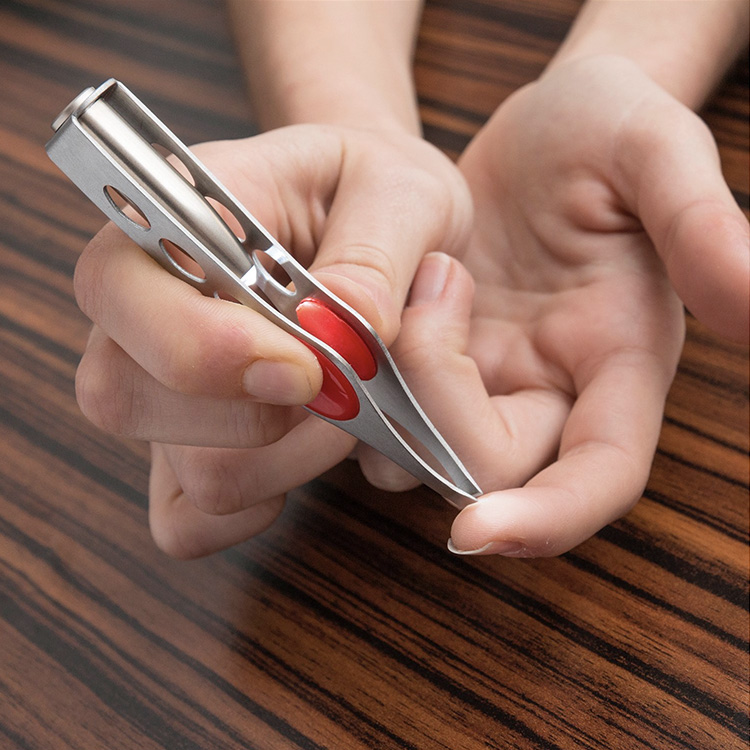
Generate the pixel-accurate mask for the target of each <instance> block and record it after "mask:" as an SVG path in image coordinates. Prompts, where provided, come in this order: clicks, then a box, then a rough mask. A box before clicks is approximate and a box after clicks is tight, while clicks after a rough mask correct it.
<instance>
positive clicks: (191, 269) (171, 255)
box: [159, 240, 206, 282]
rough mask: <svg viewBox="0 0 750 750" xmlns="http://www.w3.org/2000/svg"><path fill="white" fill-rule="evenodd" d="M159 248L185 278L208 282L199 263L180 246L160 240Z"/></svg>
mask: <svg viewBox="0 0 750 750" xmlns="http://www.w3.org/2000/svg"><path fill="white" fill-rule="evenodd" d="M159 247H161V249H162V251H163V252H164V255H165V256H166V257H167V258H168V259H169V261H170V263H171V264H172V265H173V266H174V267H175V268H176V269H177V270H178V271H179V272H180V273H181V274H182V275H183V276H186V277H187V278H189V279H190V280H191V281H197V282H204V281H205V280H206V273H205V271H204V270H203V269H202V268H201V266H200V264H199V263H198V261H196V260H194V259H193V257H192V256H191V255H190V253H188V252H185V250H183V249H182V248H181V247H180V246H179V245H176V244H175V243H174V242H172V241H171V240H159Z"/></svg>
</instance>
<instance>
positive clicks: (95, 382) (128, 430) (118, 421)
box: [75, 350, 140, 437]
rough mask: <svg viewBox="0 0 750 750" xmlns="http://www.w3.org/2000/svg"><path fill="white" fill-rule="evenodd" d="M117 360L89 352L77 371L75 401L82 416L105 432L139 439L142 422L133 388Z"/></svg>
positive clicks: (124, 369)
mask: <svg viewBox="0 0 750 750" xmlns="http://www.w3.org/2000/svg"><path fill="white" fill-rule="evenodd" d="M115 359H117V360H119V359H120V358H119V357H118V358H107V357H106V356H102V352H101V350H99V351H98V352H96V353H91V352H86V353H85V354H84V356H83V359H82V360H81V362H80V364H79V366H78V369H77V371H76V381H75V384H76V399H77V401H78V405H79V407H80V409H81V412H82V413H83V415H84V416H85V417H86V418H87V419H88V420H89V421H90V422H91V423H92V424H94V425H95V426H96V427H98V428H99V429H101V430H103V431H104V432H108V433H112V434H115V435H123V436H128V437H137V435H138V428H139V424H140V419H139V415H138V409H137V408H136V400H137V399H136V396H135V394H134V391H133V386H134V384H133V383H132V380H131V379H130V378H128V376H127V368H125V367H118V366H117V364H116V362H115V361H114V360H115Z"/></svg>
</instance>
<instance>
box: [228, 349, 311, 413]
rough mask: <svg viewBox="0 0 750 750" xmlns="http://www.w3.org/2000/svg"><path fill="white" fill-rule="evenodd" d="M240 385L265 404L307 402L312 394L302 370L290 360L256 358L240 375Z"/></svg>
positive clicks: (305, 374)
mask: <svg viewBox="0 0 750 750" xmlns="http://www.w3.org/2000/svg"><path fill="white" fill-rule="evenodd" d="M242 388H243V390H244V391H245V393H247V394H248V395H250V396H254V397H255V398H257V399H258V400H259V401H264V402H265V403H268V404H280V405H284V406H288V405H293V404H306V403H307V402H308V401H310V400H311V399H312V397H313V396H314V394H313V390H312V386H311V385H310V380H309V379H308V377H307V373H306V372H305V370H304V369H303V368H301V367H299V366H298V365H293V364H291V363H290V362H274V361H272V360H268V359H259V360H256V361H255V362H253V363H252V364H251V365H250V366H249V367H248V368H247V369H246V370H245V372H244V374H243V375H242Z"/></svg>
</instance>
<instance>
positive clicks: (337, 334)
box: [297, 297, 378, 380]
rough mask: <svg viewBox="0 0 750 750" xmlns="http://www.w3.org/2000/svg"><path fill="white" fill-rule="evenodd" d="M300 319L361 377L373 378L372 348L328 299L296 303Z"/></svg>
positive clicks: (311, 299) (376, 367) (373, 358)
mask: <svg viewBox="0 0 750 750" xmlns="http://www.w3.org/2000/svg"><path fill="white" fill-rule="evenodd" d="M297 319H298V320H299V324H300V326H301V327H302V328H304V329H305V330H306V331H307V332H308V333H311V334H312V335H313V336H315V338H318V339H320V340H321V341H324V342H325V343H326V344H328V346H330V347H331V349H333V350H334V351H336V352H337V353H338V354H340V355H341V356H342V357H343V358H344V359H345V360H346V361H347V362H348V363H349V364H350V365H351V366H352V369H353V370H354V372H356V373H357V375H358V376H359V377H360V378H361V379H362V380H370V378H374V377H375V374H376V373H377V371H378V365H377V362H376V361H375V357H374V356H373V354H372V352H371V351H370V348H369V347H368V346H367V344H366V343H365V342H364V341H363V340H362V337H361V336H360V335H359V334H358V333H357V332H356V331H355V330H354V329H353V328H352V327H351V326H350V325H349V324H348V323H347V322H346V321H345V320H344V319H343V318H342V317H340V316H339V315H338V313H335V312H334V311H333V310H331V309H330V308H329V307H328V306H327V305H326V303H325V302H321V301H320V300H318V299H313V298H312V297H307V298H305V299H303V300H302V302H300V303H299V305H297Z"/></svg>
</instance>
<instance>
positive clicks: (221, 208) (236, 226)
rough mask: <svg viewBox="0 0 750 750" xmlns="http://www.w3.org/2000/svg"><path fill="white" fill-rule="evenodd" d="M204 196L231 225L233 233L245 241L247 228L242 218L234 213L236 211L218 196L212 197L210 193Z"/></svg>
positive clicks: (222, 218) (223, 219)
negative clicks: (244, 226) (218, 198)
mask: <svg viewBox="0 0 750 750" xmlns="http://www.w3.org/2000/svg"><path fill="white" fill-rule="evenodd" d="M204 197H205V199H206V200H207V201H208V203H209V205H210V206H211V208H213V210H214V211H216V213H217V214H219V217H220V218H221V220H222V221H223V222H224V223H225V224H226V225H227V226H228V227H229V229H230V231H231V232H232V234H233V235H234V236H235V237H236V238H237V239H238V240H239V241H240V242H244V241H245V239H246V235H245V230H244V229H243V228H242V224H240V220H239V219H238V218H237V217H236V216H235V215H234V213H233V212H232V211H231V210H230V209H229V208H227V207H226V206H225V205H224V204H223V203H220V202H219V201H217V200H216V198H211V197H210V196H208V195H206V196H204Z"/></svg>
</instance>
